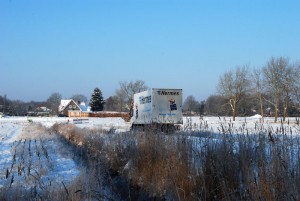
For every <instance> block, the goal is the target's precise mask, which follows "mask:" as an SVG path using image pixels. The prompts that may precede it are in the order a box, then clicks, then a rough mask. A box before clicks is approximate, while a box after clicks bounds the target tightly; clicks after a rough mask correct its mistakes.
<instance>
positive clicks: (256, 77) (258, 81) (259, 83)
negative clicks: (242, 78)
mask: <svg viewBox="0 0 300 201" xmlns="http://www.w3.org/2000/svg"><path fill="white" fill-rule="evenodd" d="M253 82H254V91H255V94H256V97H257V100H258V102H259V109H260V115H261V118H262V119H261V121H262V122H264V96H263V93H264V85H263V76H262V72H261V70H260V69H254V70H253Z"/></svg>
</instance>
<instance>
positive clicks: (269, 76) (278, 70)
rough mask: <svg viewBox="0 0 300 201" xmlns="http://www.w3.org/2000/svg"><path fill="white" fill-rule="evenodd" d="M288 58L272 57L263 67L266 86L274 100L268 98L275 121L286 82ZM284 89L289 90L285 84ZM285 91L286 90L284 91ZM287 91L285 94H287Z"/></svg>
mask: <svg viewBox="0 0 300 201" xmlns="http://www.w3.org/2000/svg"><path fill="white" fill-rule="evenodd" d="M288 63H289V61H288V59H287V58H283V57H279V58H274V57H272V58H271V59H270V60H269V62H268V63H267V65H266V66H265V67H263V74H264V80H265V83H266V85H267V86H268V88H269V90H270V93H271V94H272V95H273V98H274V100H273V101H272V100H268V102H270V103H272V104H273V105H274V110H275V111H274V112H275V123H276V122H277V119H278V111H279V102H280V98H281V95H282V91H283V88H284V85H285V84H284V83H285V82H286V80H287V79H286V72H287V69H288ZM285 88H286V91H289V90H290V89H289V87H288V86H287V85H285ZM285 93H286V92H285ZM288 93H289V92H287V93H286V94H285V96H288Z"/></svg>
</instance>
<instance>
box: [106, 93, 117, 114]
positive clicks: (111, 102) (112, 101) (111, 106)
mask: <svg viewBox="0 0 300 201" xmlns="http://www.w3.org/2000/svg"><path fill="white" fill-rule="evenodd" d="M104 110H106V111H117V110H118V97H117V96H110V97H109V98H108V99H106V101H105V105H104Z"/></svg>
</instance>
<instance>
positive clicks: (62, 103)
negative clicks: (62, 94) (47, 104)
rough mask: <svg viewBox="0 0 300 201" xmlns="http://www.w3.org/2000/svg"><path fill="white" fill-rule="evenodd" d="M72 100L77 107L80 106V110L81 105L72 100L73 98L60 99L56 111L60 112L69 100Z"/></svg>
mask: <svg viewBox="0 0 300 201" xmlns="http://www.w3.org/2000/svg"><path fill="white" fill-rule="evenodd" d="M72 101H73V102H74V103H75V105H77V106H78V108H80V110H81V107H80V106H79V105H78V104H77V103H76V102H75V101H74V100H73V99H62V100H61V101H60V105H59V106H58V111H59V112H62V111H63V110H64V109H65V108H66V107H67V106H68V105H69V104H70V103H71V102H72Z"/></svg>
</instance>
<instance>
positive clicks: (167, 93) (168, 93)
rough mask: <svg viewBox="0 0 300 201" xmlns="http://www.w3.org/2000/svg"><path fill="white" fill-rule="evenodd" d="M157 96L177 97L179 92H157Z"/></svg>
mask: <svg viewBox="0 0 300 201" xmlns="http://www.w3.org/2000/svg"><path fill="white" fill-rule="evenodd" d="M157 94H158V95H159V96H168V95H171V96H179V91H157Z"/></svg>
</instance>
